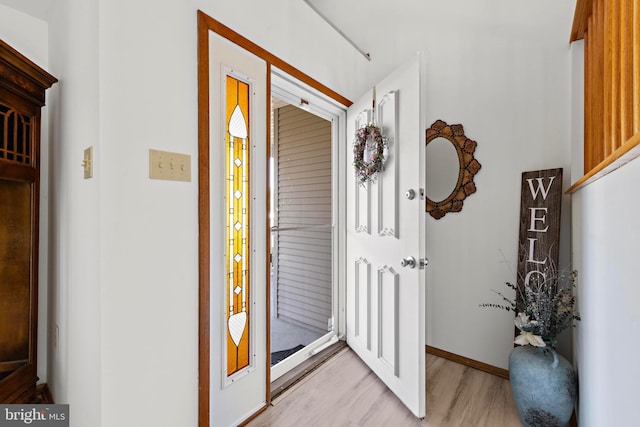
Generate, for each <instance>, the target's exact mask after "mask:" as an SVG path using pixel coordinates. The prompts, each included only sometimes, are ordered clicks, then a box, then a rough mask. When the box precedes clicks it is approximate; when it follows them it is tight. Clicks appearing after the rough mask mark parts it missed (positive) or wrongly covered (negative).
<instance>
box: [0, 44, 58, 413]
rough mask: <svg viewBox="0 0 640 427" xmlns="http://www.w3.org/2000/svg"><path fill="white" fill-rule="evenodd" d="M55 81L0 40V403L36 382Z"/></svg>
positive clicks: (28, 392) (21, 398)
mask: <svg viewBox="0 0 640 427" xmlns="http://www.w3.org/2000/svg"><path fill="white" fill-rule="evenodd" d="M56 81H57V80H56V79H55V78H54V77H53V76H51V75H50V74H48V73H47V72H45V71H44V70H42V69H41V68H39V67H38V66H37V65H35V64H34V63H33V62H31V61H29V60H28V59H27V58H25V57H24V56H22V55H21V54H20V53H18V52H17V51H15V50H14V49H13V48H11V47H10V46H9V45H7V44H6V43H4V42H3V41H2V40H0V403H24V402H28V401H29V400H30V399H31V398H32V396H33V395H34V394H35V389H36V381H37V380H38V378H37V376H36V365H37V364H36V361H37V326H38V223H39V211H40V204H39V201H40V110H41V108H42V106H43V105H44V101H45V96H44V93H45V90H46V89H47V88H49V87H51V85H52V84H54V83H55V82H56Z"/></svg>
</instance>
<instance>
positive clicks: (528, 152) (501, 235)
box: [418, 1, 573, 369]
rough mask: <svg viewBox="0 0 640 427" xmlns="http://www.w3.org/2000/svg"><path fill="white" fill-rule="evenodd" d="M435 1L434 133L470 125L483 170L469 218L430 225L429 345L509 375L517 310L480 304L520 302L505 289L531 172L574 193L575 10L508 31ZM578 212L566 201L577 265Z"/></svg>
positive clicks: (429, 34)
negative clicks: (437, 127) (437, 125)
mask: <svg viewBox="0 0 640 427" xmlns="http://www.w3.org/2000/svg"><path fill="white" fill-rule="evenodd" d="M430 3H431V4H430V6H429V7H430V12H431V13H430V15H429V16H430V18H429V20H430V23H431V24H432V25H425V26H424V27H423V28H422V34H420V35H419V36H418V37H419V38H420V39H422V40H424V48H425V50H426V52H427V55H428V59H427V62H428V65H427V78H428V84H427V100H428V101H427V124H428V125H430V124H432V123H433V122H434V121H435V120H437V119H442V120H445V121H446V122H448V123H461V124H463V126H464V129H465V132H466V135H467V137H469V138H471V139H473V140H475V141H477V143H478V147H477V150H476V153H475V157H476V159H477V160H478V161H479V162H480V163H481V164H482V169H481V170H480V172H479V173H478V175H476V179H475V183H476V187H477V189H478V191H477V193H475V194H473V195H471V196H470V197H469V198H467V199H466V200H465V202H464V207H463V210H462V212H461V213H453V214H448V215H446V216H445V217H444V218H442V219H440V220H435V219H433V218H431V217H430V216H428V217H427V218H428V219H427V228H426V230H427V231H426V232H427V256H428V257H429V260H430V262H429V266H428V269H427V290H428V297H427V298H428V300H427V306H428V308H427V343H428V344H429V345H432V346H434V347H437V348H440V349H443V350H447V351H450V352H453V353H456V354H459V355H462V356H466V357H469V358H471V359H474V360H478V361H481V362H485V363H488V364H490V365H493V366H497V367H501V368H505V369H506V368H507V367H508V356H509V353H510V351H511V349H512V347H513V344H512V339H513V329H514V325H513V313H508V312H506V311H498V310H493V309H486V308H479V307H478V304H480V303H483V302H495V303H500V302H501V300H500V298H499V297H498V296H497V295H495V294H493V292H492V291H491V289H496V290H498V291H500V292H503V293H505V294H506V295H510V292H509V291H510V290H509V289H508V288H507V287H506V286H505V285H504V282H505V281H511V282H514V281H515V273H514V271H515V269H516V266H517V262H516V259H517V258H516V256H517V249H518V232H519V228H518V227H519V209H520V182H521V173H522V172H524V171H532V170H539V169H550V168H556V167H562V168H564V188H565V189H566V188H567V187H568V186H569V182H570V181H569V180H570V159H569V152H570V126H569V122H570V111H571V110H570V105H571V92H570V88H571V87H570V82H571V80H570V79H571V68H570V65H571V62H570V58H571V57H570V51H569V43H568V34H569V30H570V27H571V21H572V17H573V5H572V4H569V3H571V2H548V1H547V2H526V4H524V3H518V5H517V9H518V10H517V11H515V10H512V12H513V15H512V20H511V21H507V20H503V19H499V20H498V21H497V22H496V21H493V20H494V19H495V17H493V18H492V17H490V16H489V13H488V12H483V11H482V10H477V11H476V14H471V13H456V11H457V12H464V10H462V11H461V10H459V9H460V8H459V6H460V5H459V3H460V2H453V3H447V2H430ZM436 3H437V4H436ZM492 3H501V2H492ZM511 3H513V2H511ZM504 6H505V8H515V6H513V5H509V6H507V5H504ZM497 9H498V8H493V9H491V11H496V13H498V15H499V16H501V12H502V10H501V9H500V10H497ZM509 10H511V9H509ZM436 17H439V18H440V20H439V21H436V22H432V21H434V20H435V19H436ZM447 18H451V19H447ZM454 18H455V19H454ZM454 22H455V24H453V23H454ZM428 153H429V151H427V155H429V154H428ZM569 208H570V206H569V204H568V203H566V201H565V203H564V205H563V211H564V212H563V221H562V224H561V227H562V232H561V234H562V236H561V240H562V242H561V259H560V266H561V267H565V268H569V267H570V266H569V232H570V224H569V222H568V219H569ZM511 294H512V293H511Z"/></svg>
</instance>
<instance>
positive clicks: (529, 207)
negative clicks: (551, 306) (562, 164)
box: [516, 168, 562, 312]
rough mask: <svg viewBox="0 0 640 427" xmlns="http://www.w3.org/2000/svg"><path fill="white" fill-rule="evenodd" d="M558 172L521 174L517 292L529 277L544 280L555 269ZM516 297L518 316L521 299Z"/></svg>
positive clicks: (558, 226) (559, 198)
mask: <svg viewBox="0 0 640 427" xmlns="http://www.w3.org/2000/svg"><path fill="white" fill-rule="evenodd" d="M561 202H562V168H560V169H548V170H542V171H535V172H524V173H523V174H522V187H521V193H520V237H519V245H518V277H517V283H518V289H519V290H520V291H522V290H524V285H525V284H526V283H529V281H530V280H531V278H532V277H534V276H535V275H539V276H542V277H538V279H541V278H544V277H545V276H546V272H547V270H548V269H549V268H552V269H555V268H556V267H557V265H558V254H559V246H560V205H561ZM519 294H520V293H518V296H517V297H516V305H517V310H518V312H520V311H522V310H521V298H520V297H519Z"/></svg>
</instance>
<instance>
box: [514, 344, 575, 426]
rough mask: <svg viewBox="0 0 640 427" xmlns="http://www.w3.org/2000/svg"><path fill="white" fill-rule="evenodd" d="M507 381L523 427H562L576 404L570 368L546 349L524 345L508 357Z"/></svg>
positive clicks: (551, 350) (549, 349)
mask: <svg viewBox="0 0 640 427" xmlns="http://www.w3.org/2000/svg"><path fill="white" fill-rule="evenodd" d="M509 379H510V382H511V391H512V392H513V399H514V400H515V402H516V406H517V407H518V413H519V414H520V420H521V421H522V423H523V424H524V425H525V427H564V426H566V425H567V423H568V422H569V419H570V418H571V414H572V413H573V407H574V404H575V400H576V385H577V380H576V374H575V371H574V369H573V366H571V364H570V363H569V362H568V361H567V359H565V358H564V357H562V356H560V355H559V354H558V353H556V351H555V350H554V349H552V348H550V347H533V346H531V345H525V346H520V347H516V348H514V349H513V351H512V352H511V355H510V356H509Z"/></svg>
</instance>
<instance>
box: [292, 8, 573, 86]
mask: <svg viewBox="0 0 640 427" xmlns="http://www.w3.org/2000/svg"><path fill="white" fill-rule="evenodd" d="M299 1H301V2H302V1H305V0H299ZM306 1H308V2H309V3H311V4H312V5H313V7H314V8H315V9H317V10H318V11H319V12H320V13H321V14H322V15H324V16H325V17H326V18H328V20H329V21H331V22H332V23H333V24H334V25H335V26H336V27H338V29H339V30H340V31H342V32H343V33H344V34H345V35H346V36H347V37H348V38H349V39H351V40H352V41H353V42H354V43H355V44H356V45H357V46H358V48H359V49H361V50H362V51H364V52H367V53H370V55H371V63H372V65H373V66H374V68H375V69H376V70H377V72H378V71H382V70H386V71H387V72H388V71H390V70H391V69H393V68H395V66H396V65H397V64H401V63H404V62H405V61H406V60H407V59H408V58H409V57H410V56H412V55H413V54H415V52H417V51H419V50H424V49H425V47H426V46H429V45H431V44H432V43H435V42H437V41H436V40H434V38H437V37H439V36H440V35H441V36H442V37H443V38H446V37H448V35H451V34H455V35H456V36H460V35H464V36H465V37H468V38H473V37H474V36H477V35H485V36H486V35H492V36H495V37H496V38H503V39H509V38H529V39H532V40H536V39H538V38H540V35H541V34H542V33H545V35H547V36H548V33H554V34H555V35H554V37H561V38H562V39H564V40H566V41H567V46H568V44H569V32H570V29H571V21H572V17H573V14H572V13H570V15H571V16H569V14H567V13H566V12H565V11H566V10H571V11H572V10H573V8H574V7H575V0H306ZM426 37H429V38H430V39H431V40H429V42H427V40H425V38H426ZM345 43H347V42H346V41H345ZM379 77H381V76H379Z"/></svg>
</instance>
